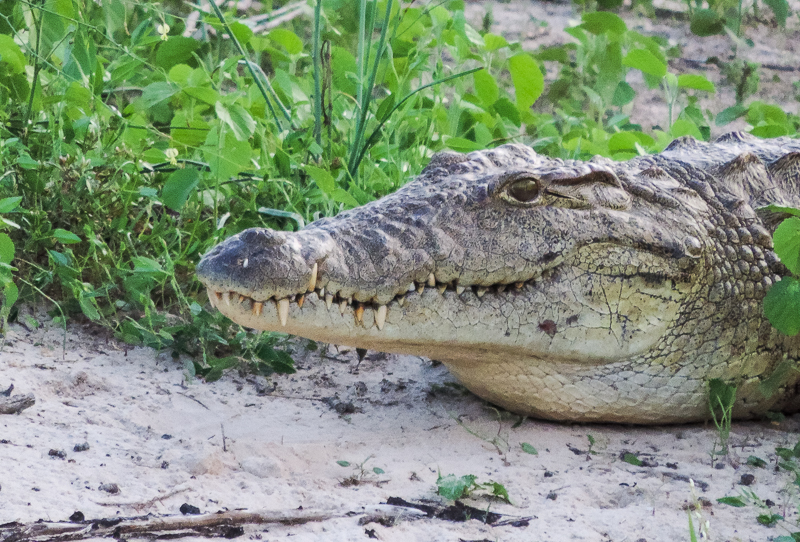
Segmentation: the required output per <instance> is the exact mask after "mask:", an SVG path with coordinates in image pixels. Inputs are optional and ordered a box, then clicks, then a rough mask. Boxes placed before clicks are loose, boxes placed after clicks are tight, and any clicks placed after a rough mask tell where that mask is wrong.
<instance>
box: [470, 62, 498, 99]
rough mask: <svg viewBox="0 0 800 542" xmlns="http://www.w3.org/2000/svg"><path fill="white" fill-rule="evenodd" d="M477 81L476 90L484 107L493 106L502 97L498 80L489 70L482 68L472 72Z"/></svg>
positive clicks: (474, 79)
mask: <svg viewBox="0 0 800 542" xmlns="http://www.w3.org/2000/svg"><path fill="white" fill-rule="evenodd" d="M472 79H473V81H474V82H475V92H476V93H477V94H478V98H480V100H481V102H482V103H483V105H484V107H489V106H491V105H492V104H493V103H494V102H496V101H497V99H498V98H499V97H500V88H499V87H498V86H497V81H495V78H494V77H493V76H492V74H490V73H489V72H488V71H487V70H480V71H477V72H475V73H473V74H472Z"/></svg>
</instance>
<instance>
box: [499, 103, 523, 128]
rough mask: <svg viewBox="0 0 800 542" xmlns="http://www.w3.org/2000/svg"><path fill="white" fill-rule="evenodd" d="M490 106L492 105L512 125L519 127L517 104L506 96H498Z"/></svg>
mask: <svg viewBox="0 0 800 542" xmlns="http://www.w3.org/2000/svg"><path fill="white" fill-rule="evenodd" d="M492 107H494V110H495V111H496V112H497V114H498V115H500V116H501V117H503V118H504V119H506V120H507V121H509V122H511V123H513V124H514V126H516V127H519V126H521V125H522V117H521V115H520V113H519V109H517V106H516V105H514V104H513V103H512V102H511V100H509V99H508V98H506V97H502V98H500V99H499V100H497V101H496V102H494V103H493V104H492Z"/></svg>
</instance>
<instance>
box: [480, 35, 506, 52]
mask: <svg viewBox="0 0 800 542" xmlns="http://www.w3.org/2000/svg"><path fill="white" fill-rule="evenodd" d="M483 46H484V47H485V48H486V50H487V51H496V50H498V49H502V48H503V47H508V42H507V41H506V39H505V38H504V37H503V36H498V35H497V34H492V33H491V32H487V33H486V34H484V35H483Z"/></svg>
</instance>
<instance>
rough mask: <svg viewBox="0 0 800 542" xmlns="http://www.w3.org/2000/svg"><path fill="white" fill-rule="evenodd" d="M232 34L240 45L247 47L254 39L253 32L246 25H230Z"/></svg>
mask: <svg viewBox="0 0 800 542" xmlns="http://www.w3.org/2000/svg"><path fill="white" fill-rule="evenodd" d="M228 28H230V29H231V34H233V36H234V37H235V38H236V40H237V41H238V42H239V44H240V45H247V44H248V43H250V40H251V39H253V31H252V30H251V29H250V27H249V26H247V25H246V24H243V23H240V22H239V21H234V22H232V23H230V24H229V25H228Z"/></svg>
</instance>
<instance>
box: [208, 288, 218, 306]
mask: <svg viewBox="0 0 800 542" xmlns="http://www.w3.org/2000/svg"><path fill="white" fill-rule="evenodd" d="M206 295H207V296H208V304H209V305H211V308H212V309H216V308H217V303H216V301H217V294H216V292H213V291H212V290H211V288H206Z"/></svg>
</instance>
